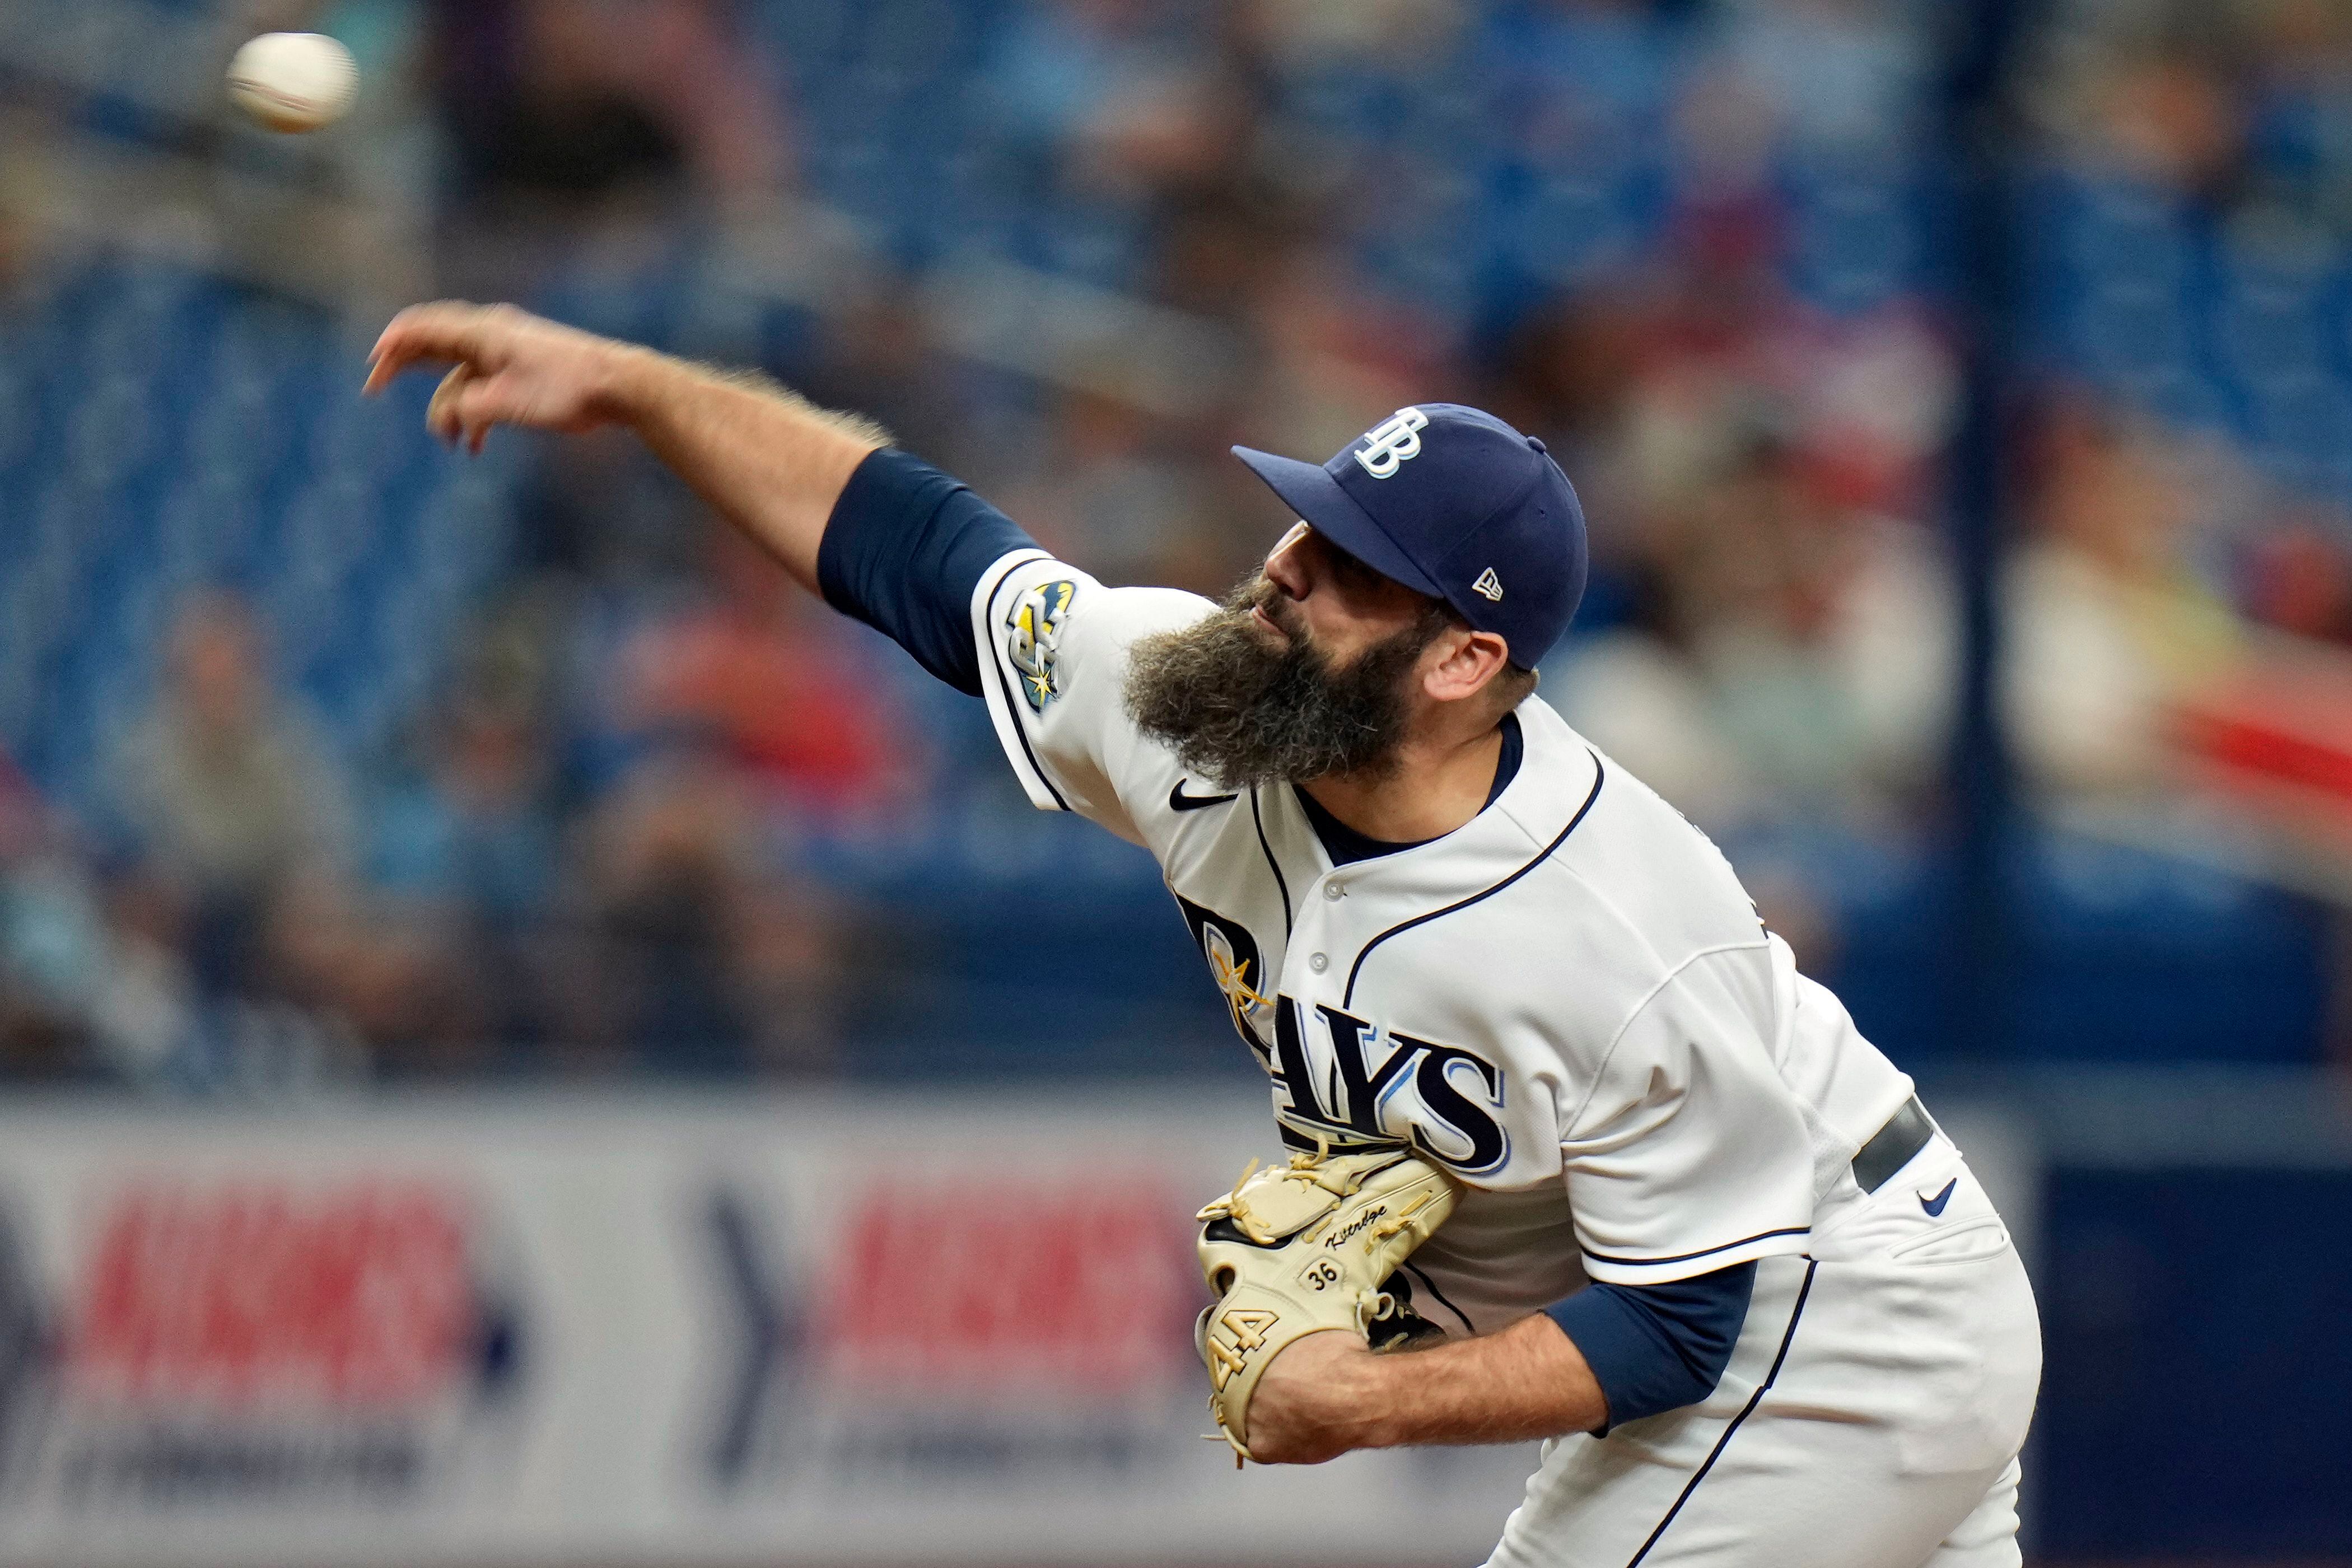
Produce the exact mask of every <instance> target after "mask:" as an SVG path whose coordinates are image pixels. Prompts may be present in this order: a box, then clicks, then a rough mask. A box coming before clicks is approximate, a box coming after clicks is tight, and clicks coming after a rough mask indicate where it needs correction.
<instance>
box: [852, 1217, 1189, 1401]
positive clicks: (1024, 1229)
mask: <svg viewBox="0 0 2352 1568" xmlns="http://www.w3.org/2000/svg"><path fill="white" fill-rule="evenodd" d="M1190 1215H1191V1211H1190V1210H1189V1209H1188V1208H1186V1207H1184V1206H1183V1205H1182V1203H1181V1200H1180V1199H1179V1198H1178V1197H1177V1195H1176V1194H1175V1193H1174V1192H1173V1191H1171V1189H1170V1187H1169V1185H1168V1184H1167V1183H1165V1182H1164V1181H1162V1180H1160V1179H1157V1177H1156V1174H1146V1173H1127V1174H1123V1175H1120V1174H1114V1175H1111V1176H1108V1177H1105V1178H1095V1179H1075V1178H1073V1177H1072V1176H1070V1175H1067V1174H1065V1175H1063V1176H1061V1177H1059V1178H1058V1179H1057V1181H1056V1182H1055V1183H1054V1184H1048V1186H1047V1188H1046V1190H1045V1191H1044V1192H1033V1191H1026V1190H1023V1189H1021V1188H1020V1187H1018V1186H1016V1185H1008V1186H994V1185H992V1186H987V1187H973V1186H971V1185H970V1184H965V1185H964V1186H962V1187H961V1188H941V1187H939V1186H929V1185H918V1184H910V1183H908V1182H906V1181H905V1180H904V1179H903V1178H900V1179H892V1178H888V1177H884V1178H880V1179H877V1180H876V1181H875V1182H874V1183H873V1184H870V1185H869V1186H868V1187H867V1188H866V1191H865V1193H864V1194H863V1195H862V1196H861V1197H860V1198H859V1199H858V1200H857V1201H856V1203H855V1204H854V1205H852V1208H851V1211H850V1215H849V1217H848V1220H847V1223H846V1224H845V1226H843V1229H842V1233H841V1234H842V1236H843V1238H844V1239H843V1246H842V1249H841V1251H840V1252H839V1253H838V1254H837V1255H836V1257H835V1260H834V1268H835V1271H836V1272H835V1275H834V1278H833V1279H832V1282H831V1284H832V1288H831V1290H830V1292H829V1299H828V1300H827V1301H826V1303H825V1309H826V1310H824V1311H823V1313H822V1315H821V1317H820V1324H821V1327H820V1331H819V1335H818V1344H817V1349H818V1353H819V1355H820V1356H821V1357H822V1358H823V1359H824V1362H825V1363H826V1365H825V1370H826V1371H827V1372H829V1373H831V1374H833V1375H834V1376H836V1377H839V1378H841V1379H843V1380H845V1381H847V1382H853V1383H862V1384H870V1385H878V1386H877V1392H880V1391H882V1389H883V1388H887V1386H889V1385H904V1386H919V1387H928V1388H931V1389H934V1390H938V1391H940V1392H950V1391H952V1390H955V1389H959V1388H971V1389H985V1388H989V1387H992V1386H996V1385H1003V1384H1016V1385H1020V1386H1023V1387H1028V1388H1034V1389H1037V1390H1040V1391H1041V1392H1044V1391H1047V1390H1050V1391H1052V1394H1053V1396H1054V1397H1056V1398H1059V1397H1064V1396H1066V1395H1068V1394H1079V1395H1082V1396H1093V1397H1098V1398H1106V1399H1117V1398H1118V1397H1120V1396H1122V1395H1126V1394H1130V1393H1132V1392H1133V1391H1134V1390H1136V1389H1137V1388H1138V1386H1139V1385H1141V1384H1154V1383H1158V1382H1160V1381H1162V1380H1164V1379H1165V1378H1166V1377H1167V1376H1168V1375H1169V1374H1170V1369H1171V1366H1173V1365H1179V1364H1181V1361H1182V1359H1183V1358H1184V1357H1186V1356H1189V1355H1190V1353H1191V1332H1190V1323H1191V1313H1192V1306H1193V1298H1194V1297H1195V1296H1197V1295H1199V1294H1200V1283H1199V1280H1198V1279H1197V1277H1196V1270H1195V1269H1194V1268H1193V1266H1192V1233H1191V1227H1190V1226H1189V1225H1188V1224H1186V1223H1183V1222H1185V1221H1188V1220H1189V1218H1190Z"/></svg>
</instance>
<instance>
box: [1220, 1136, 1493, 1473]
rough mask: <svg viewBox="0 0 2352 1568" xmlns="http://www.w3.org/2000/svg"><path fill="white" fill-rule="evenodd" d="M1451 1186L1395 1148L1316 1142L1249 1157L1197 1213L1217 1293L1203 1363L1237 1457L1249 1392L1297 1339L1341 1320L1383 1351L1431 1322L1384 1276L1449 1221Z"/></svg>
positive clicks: (1242, 1452)
mask: <svg viewBox="0 0 2352 1568" xmlns="http://www.w3.org/2000/svg"><path fill="white" fill-rule="evenodd" d="M1459 1191H1460V1189H1459V1188H1457V1187H1456V1186H1455V1185H1454V1180H1453V1178H1452V1177H1450V1176H1448V1175H1446V1174H1445V1173H1444V1172H1443V1171H1440V1170H1439V1169H1438V1168H1437V1167H1436V1166H1434V1165H1432V1164H1430V1163H1428V1162H1427V1161H1425V1160H1422V1159H1419V1158H1416V1157H1415V1156H1413V1155H1412V1154H1408V1153H1406V1152H1404V1151H1403V1150H1402V1149H1386V1150H1381V1151H1379V1152H1373V1153H1368V1154H1328V1153H1325V1152H1321V1151H1319V1150H1318V1152H1315V1153H1313V1154H1294V1155H1292V1156H1291V1158H1290V1163H1289V1164H1287V1165H1276V1166H1271V1167H1269V1168H1267V1169H1265V1170H1259V1169H1258V1168H1257V1165H1256V1163H1255V1161H1253V1162H1252V1163H1251V1165H1250V1167H1249V1169H1248V1170H1245V1171H1244V1172H1243V1173H1242V1179H1241V1180H1240V1181H1239V1182H1237V1183H1236V1184H1234V1190H1233V1191H1232V1192H1230V1193H1228V1194H1225V1195H1224V1196H1223V1197H1221V1198H1219V1199H1218V1200H1217V1201H1216V1202H1214V1203H1213V1204H1211V1205H1209V1206H1208V1207H1206V1208H1204V1209H1202V1211H1201V1214H1200V1218H1201V1220H1202V1222H1203V1223H1202V1231H1201V1272H1202V1275H1203V1276H1204V1277H1205V1278H1206V1279H1207V1280H1208V1282H1209V1289H1212V1290H1213V1291H1215V1292H1217V1296H1218V1300H1217V1301H1216V1303H1215V1304H1214V1305H1213V1306H1212V1307H1210V1308H1209V1309H1208V1310H1205V1311H1203V1312H1202V1314H1201V1321H1200V1323H1199V1325H1198V1327H1197V1329H1196V1331H1195V1332H1196V1337H1197V1339H1198V1341H1199V1343H1200V1347H1201V1357H1202V1360H1203V1361H1205V1362H1206V1363H1208V1366H1209V1386H1210V1394H1209V1409H1210V1411H1211V1412H1212V1413H1213V1414H1214V1415H1215V1416H1216V1418H1217V1429H1218V1431H1219V1432H1220V1433H1222V1434H1223V1436H1224V1439H1225V1441H1226V1442H1228V1443H1231V1444H1232V1445H1233V1447H1234V1463H1235V1464H1236V1465H1238V1464H1240V1463H1241V1461H1242V1460H1244V1459H1246V1458H1252V1457H1253V1456H1252V1455H1251V1453H1250V1451H1249V1447H1248V1444H1247V1441H1246V1439H1247V1435H1248V1431H1249V1426H1248V1417H1249V1402H1250V1395H1251V1394H1253V1393H1254V1392H1255V1390H1256V1388H1257V1383H1258V1379H1259V1377H1260V1376H1261V1375H1263V1374H1264V1373H1265V1368H1266V1363H1269V1362H1271V1361H1273V1360H1274V1358H1275V1357H1276V1355H1278V1354H1279V1353H1281V1352H1282V1351H1283V1350H1284V1349H1285V1348H1286V1346H1288V1345H1289V1344H1290V1343H1291V1342H1293V1341H1296V1340H1299V1339H1303V1338H1305V1337H1306V1336H1307V1335H1308V1334H1313V1333H1320V1332H1323V1331H1326V1330H1331V1329H1345V1330H1347V1331H1349V1332H1350V1333H1353V1334H1355V1335H1356V1336H1357V1337H1358V1338H1359V1339H1360V1340H1362V1341H1363V1342H1365V1343H1367V1344H1371V1345H1374V1346H1375V1347H1376V1348H1379V1349H1390V1348H1394V1347H1396V1346H1398V1345H1401V1344H1404V1343H1407V1342H1411V1341H1412V1340H1415V1339H1419V1338H1422V1337H1424V1336H1427V1335H1431V1334H1435V1333H1437V1332H1438V1331H1437V1330H1436V1329H1435V1328H1434V1327H1433V1325H1431V1324H1429V1323H1427V1322H1425V1321H1423V1320H1422V1319H1421V1318H1419V1317H1417V1316H1415V1315H1414V1313H1413V1312H1412V1295H1411V1291H1410V1290H1409V1289H1407V1288H1405V1287H1404V1286H1403V1285H1402V1281H1391V1279H1390V1276H1391V1275H1392V1274H1393V1273H1394V1272H1395V1271H1396V1267H1397V1265H1398V1264H1400V1263H1402V1262H1403V1261H1404V1260H1405V1259H1406V1258H1409V1257H1411V1256H1412V1251H1413V1249H1414V1248H1415V1247H1419V1246H1420V1245H1421V1244H1422V1243H1423V1242H1424V1241H1426V1240H1428V1239H1429V1237H1430V1234H1431V1233H1432V1232H1433V1231H1434V1230H1436V1229H1437V1227H1438V1226H1441V1225H1443V1224H1444V1223H1445V1218H1446V1216H1447V1215H1450V1214H1452V1213H1453V1212H1454V1199H1455V1197H1456V1196H1457V1195H1458V1194H1459Z"/></svg>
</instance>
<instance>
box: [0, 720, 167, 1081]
mask: <svg viewBox="0 0 2352 1568" xmlns="http://www.w3.org/2000/svg"><path fill="white" fill-rule="evenodd" d="M193 1030H194V997H193V995H192V994H191V992H190V986H189V981H188V975H187V973H186V969H185V966H184V965H183V964H182V963H180V962H179V959H178V957H177V955H176V954H174V953H173V952H171V951H170V950H169V949H168V948H166V947H164V946H163V945H161V944H159V943H157V942H152V941H150V940H147V939H146V938H145V937H144V936H143V935H142V933H140V932H139V931H136V930H135V929H116V928H115V927H114V926H112V925H111V924H110V921H109V920H108V915H107V910H106V909H105V906H104V904H103V902H102V900H101V898H100V891H99V889H98V888H97V886H96V884H95V882H94V881H93V879H91V877H90V875H89V871H88V869H87V868H86V867H85V865H84V863H83V861H82V859H81V858H79V857H78V856H76V855H75V854H73V853H72V847H71V846H70V845H69V844H68V843H67V842H66V841H65V839H64V837H63V835H62V834H60V832H59V831H58V825H57V823H56V822H55V820H54V819H53V817H52V816H51V815H50V813H49V811H48V809H47V805H45V803H43V802H42V801H41V800H40V798H39V797H38V796H37V795H36V794H35V793H34V791H33V789H32V786H31V785H30V784H26V781H25V780H24V778H23V777H22V776H21V775H19V774H18V773H16V770H15V769H14V768H13V767H12V766H10V765H9V764H8V763H6V762H5V759H0V1077H5V1078H17V1077H33V1078H80V1077H87V1076H105V1077H110V1078H113V1079H117V1080H118V1081H124V1082H130V1083H137V1084H153V1083H157V1082H159V1081H162V1080H163V1079H166V1077H167V1076H168V1075H170V1074H171V1073H172V1072H173V1070H174V1069H175V1068H177V1067H178V1066H179V1065H180V1063H179V1060H178V1058H179V1057H180V1055H181V1053H182V1052H183V1050H184V1047H186V1046H187V1045H188V1044H189V1041H190V1037H191V1034H192V1032H193Z"/></svg>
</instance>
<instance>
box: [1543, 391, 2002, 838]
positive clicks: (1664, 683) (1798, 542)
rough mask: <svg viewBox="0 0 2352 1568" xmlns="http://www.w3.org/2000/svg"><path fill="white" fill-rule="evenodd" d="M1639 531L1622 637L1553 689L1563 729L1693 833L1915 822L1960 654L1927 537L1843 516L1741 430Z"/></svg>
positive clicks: (1592, 651) (1776, 445) (1940, 568)
mask: <svg viewBox="0 0 2352 1568" xmlns="http://www.w3.org/2000/svg"><path fill="white" fill-rule="evenodd" d="M1652 516H1653V528H1652V530H1651V531H1650V533H1649V535H1648V536H1647V537H1646V538H1645V540H1644V547H1645V550H1644V553H1645V555H1646V557H1647V561H1648V563H1649V564H1648V565H1647V566H1646V567H1645V568H1644V569H1643V571H1644V574H1645V576H1646V578H1647V580H1648V582H1649V584H1650V586H1649V587H1648V588H1647V589H1646V590H1645V591H1644V593H1643V596H1642V598H1641V599H1640V600H1639V602H1638V605H1637V613H1636V615H1635V616H1634V618H1633V620H1632V621H1630V622H1629V623H1628V624H1627V625H1626V626H1622V627H1621V628H1620V629H1618V630H1616V631H1613V632H1604V633H1602V634H1601V635H1600V636H1599V637H1593V638H1590V639H1586V640H1583V641H1571V643H1570V647H1569V649H1568V651H1567V654H1566V656H1565V657H1564V658H1560V659H1558V660H1555V661H1554V668H1553V669H1552V670H1551V671H1549V673H1550V674H1552V675H1553V676H1554V677H1555V679H1554V682H1553V684H1552V686H1551V687H1550V688H1549V690H1550V693H1551V696H1552V700H1554V701H1555V702H1557V703H1558V704H1559V705H1560V707H1561V709H1562V711H1563V712H1564V713H1566V715H1567V716H1568V718H1569V719H1570V722H1572V723H1575V724H1577V725H1578V726H1579V727H1580V728H1581V729H1583V730H1585V731H1586V732H1587V733H1589V734H1591V736H1592V737H1593V739H1594V740H1595V741H1597V742H1600V743H1601V745H1602V746H1603V747H1605V748H1607V749H1609V750H1611V751H1612V752H1614V753H1615V754H1617V755H1618V756H1619V758H1620V760H1622V761H1623V762H1624V763H1626V765H1627V766H1629V767H1631V768H1632V769H1633V771H1634V772H1635V773H1640V774H1641V775H1642V776H1643V778H1645V779H1646V780H1648V781H1649V782H1650V783H1651V784H1653V785H1654V787H1656V788H1657V789H1658V790H1659V791H1660V792H1661V793H1662V794H1664V795H1665V796H1666V797H1667V798H1668V799H1670V800H1672V801H1674V802H1675V804H1676V805H1680V806H1681V807H1682V808H1683V809H1684V810H1685V812H1686V813H1687V814H1689V815H1690V816H1692V818H1693V820H1695V821H1696V822H1698V823H1699V824H1700V825H1701V826H1707V827H1710V828H1714V829H1717V830H1724V829H1730V828H1737V827H1742V826H1756V825H1759V824H1785V823H1808V824H1828V823H1835V824H1841V825H1844V826H1849V827H1863V828H1867V827H1870V826H1873V825H1886V824H1891V823H1893V822H1895V821H1898V820H1900V819H1901V818H1902V817H1904V816H1906V815H1908V814H1909V813H1910V812H1912V811H1914V810H1916V806H1917V805H1918V803H1919V802H1920V800H1921V798H1922V796H1923V795H1924V794H1925V793H1926V792H1927V790H1928V789H1929V788H1930V787H1931V785H1932V784H1933V783H1934V781H1935V780H1936V778H1937V776H1938V774H1937V769H1938V764H1939V762H1940V757H1941V749H1942V746H1943V743H1944V740H1945V736H1946V734H1947V732H1948V723H1949V714H1950V692H1951V688H1952V681H1953V679H1954V672H1955V670H1956V668H1957V667H1958V625H1957V620H1956V616H1955V610H1954V606H1953V600H1952V588H1951V583H1950V576H1949V570H1948V566H1947V565H1946V564H1945V563H1944V562H1943V560H1942V558H1941V555H1940V552H1938V551H1937V548H1936V547H1935V546H1934V544H1933V543H1932V542H1931V541H1930V540H1929V539H1928V538H1927V536H1926V535H1925V533H1924V531H1922V530H1920V529H1919V528H1917V527H1916V525H1914V524H1910V523H1906V522H1902V521H1896V520H1894V519H1890V518H1886V517H1884V516H1878V515H1874V514H1870V513H1864V512H1856V511H1853V510H1850V509H1847V508H1845V507H1843V506H1842V505H1840V504H1839V502H1838V500H1837V499H1836V497H1835V492H1834V490H1833V489H1832V488H1831V487H1830V486H1829V485H1827V484H1825V483H1824V481H1823V480H1822V477H1821V475H1820V474H1819V472H1818V471H1817V470H1816V469H1814V468H1811V467H1810V466H1809V465H1808V464H1807V463H1806V462H1805V461H1804V458H1803V455H1802V454H1801V453H1800V452H1798V451H1796V450H1794V449H1792V448H1791V447H1789V446H1787V445H1786V444H1785V443H1784V442H1782V441H1780V439H1778V438H1777V437H1775V436H1774V435H1773V434H1772V433H1771V432H1770V431H1769V428H1767V427H1758V426H1749V427H1748V431H1747V433H1746V435H1745V437H1744V440H1743V442H1742V444H1741V445H1740V446H1739V447H1738V448H1736V449H1735V450H1734V451H1733V452H1731V453H1730V454H1728V455H1727V457H1726V458H1722V459H1719V460H1718V463H1717V467H1716V468H1715V469H1714V471H1713V472H1712V473H1711V474H1710V475H1709V476H1708V477H1706V479H1704V480H1703V481H1702V482H1699V483H1697V484H1696V485H1693V486H1690V487H1688V488H1686V489H1684V490H1682V491H1680V492H1679V493H1677V494H1675V495H1672V496H1670V497H1667V498H1664V499H1663V500H1662V503H1661V507H1660V510H1657V511H1655V512H1654V513H1653V514H1652Z"/></svg>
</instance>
